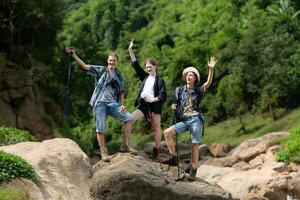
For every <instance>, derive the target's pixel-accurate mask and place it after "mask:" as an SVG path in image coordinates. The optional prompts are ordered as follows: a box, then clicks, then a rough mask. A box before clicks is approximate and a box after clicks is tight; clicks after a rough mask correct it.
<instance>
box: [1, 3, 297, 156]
mask: <svg viewBox="0 0 300 200" xmlns="http://www.w3.org/2000/svg"><path fill="white" fill-rule="evenodd" d="M1 5H2V6H1V15H0V23H1V25H2V26H1V29H3V31H1V32H0V36H1V38H3V44H1V51H6V52H7V53H8V57H9V59H11V60H13V61H15V62H21V61H22V62H25V61H26V60H27V61H28V62H26V63H24V66H25V67H28V68H29V69H30V70H32V71H33V72H34V75H35V80H36V81H39V82H40V85H41V86H43V87H44V89H45V90H47V92H48V94H50V96H52V98H54V99H55V100H56V101H57V102H58V103H59V104H60V105H62V106H63V104H64V94H65V82H66V77H67V57H66V55H65V54H64V52H63V47H64V46H66V45H71V46H73V47H74V48H75V49H76V50H77V52H78V54H79V56H80V57H81V58H83V60H84V61H86V62H87V63H93V64H103V65H105V64H106V56H107V53H108V52H109V51H110V50H116V51H117V52H118V53H119V54H120V63H119V68H120V70H121V71H122V72H123V74H124V76H125V80H126V87H127V93H126V96H127V98H126V105H127V107H128V109H129V111H133V110H134V106H133V105H134V99H135V96H136V95H137V91H138V87H139V84H140V83H139V82H138V80H137V78H136V77H135V75H134V71H133V70H132V69H131V66H130V59H129V56H128V52H127V47H128V44H129V41H130V40H131V39H132V38H134V39H135V42H136V48H135V52H136V54H137V56H138V59H139V60H140V62H141V63H143V61H144V60H145V59H146V58H147V57H154V58H156V59H157V60H158V62H159V74H160V75H161V76H163V77H164V79H165V80H166V83H167V89H168V96H169V98H168V101H167V103H166V104H165V106H164V110H165V112H164V113H163V117H162V122H163V123H162V127H163V128H165V127H167V126H169V124H170V121H171V117H172V112H166V111H167V110H168V109H169V106H170V99H171V98H170V96H171V95H172V90H173V89H174V88H175V87H176V86H177V85H179V84H183V82H182V81H181V72H182V70H183V69H184V68H185V67H187V66H195V67H197V68H198V69H199V70H200V73H201V82H202V83H203V82H204V81H205V79H206V75H207V65H206V63H207V60H208V58H209V57H210V56H215V57H217V59H218V63H217V65H216V69H215V77H214V82H213V85H212V86H211V88H210V91H209V93H208V94H207V95H206V97H205V98H204V99H203V101H202V103H201V107H202V108H203V111H204V113H205V116H206V122H207V124H214V123H217V122H221V121H223V120H225V119H228V118H232V117H236V118H237V119H239V124H238V126H239V127H240V130H241V131H242V132H244V133H247V128H245V127H244V126H245V122H244V121H245V119H243V116H244V114H245V113H252V114H254V113H267V114H268V115H269V116H270V117H271V119H272V120H276V119H277V118H278V117H280V116H281V114H282V113H281V111H282V110H284V109H293V108H296V107H298V106H299V104H300V93H299V92H298V91H299V89H300V41H299V39H300V26H299V23H300V21H299V20H300V15H299V12H298V10H300V2H299V1H297V0H280V1H272V0H215V1H207V0H200V1H193V0H173V1H166V0H130V1H129V0H125V1H124V0H99V1H93V0H81V1H80V0H77V1H76V0H73V1H72V0H64V1H58V0H55V1H53V0H51V1H50V0H42V1H37V0H28V1H26V3H24V1H18V0H17V1H11V0H5V1H2V2H1ZM62 10H63V12H61V11H62ZM11 11H13V12H11ZM46 11H47V12H46ZM2 13H3V14H2ZM16 13H18V14H16ZM25 19H26V22H27V23H26V24H25V23H24V21H25ZM10 22H12V23H10ZM36 30H39V31H36ZM30 33H34V34H30ZM12 36H14V37H12ZM23 55H26V56H25V57H26V58H28V59H23V58H24V56H23ZM33 60H39V61H42V62H43V63H45V64H46V66H44V67H43V68H38V67H37V66H38V65H32V63H33V62H32V61H33ZM29 61H31V62H29ZM93 81H94V80H93V79H92V78H91V77H88V76H86V73H83V72H82V71H81V70H78V68H73V70H72V76H71V97H70V102H69V103H70V112H71V115H70V118H69V122H68V123H69V124H70V126H71V127H74V128H73V131H72V133H73V136H74V135H75V137H76V138H78V139H79V140H81V141H83V143H84V144H85V146H86V148H87V149H89V150H91V149H92V148H93V145H94V144H95V141H93V140H92V139H91V138H93V137H94V125H93V120H92V112H91V108H90V107H89V105H88V100H89V98H90V95H91V93H92V90H93V84H94V82H93ZM145 126H149V125H148V124H147V123H146V122H139V123H138V124H137V126H135V130H134V132H135V133H140V134H143V133H144V132H145V130H150V128H147V129H145ZM107 127H108V130H107V134H106V135H107V141H108V142H111V143H109V144H111V146H117V144H116V141H119V140H120V139H119V138H121V137H120V135H121V133H122V129H121V123H119V122H117V121H116V120H111V119H110V120H109V121H108V125H107ZM140 134H138V135H140Z"/></svg>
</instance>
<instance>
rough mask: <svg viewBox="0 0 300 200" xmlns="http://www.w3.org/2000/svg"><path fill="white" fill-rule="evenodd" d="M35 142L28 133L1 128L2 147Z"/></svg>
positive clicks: (0, 143) (0, 144)
mask: <svg viewBox="0 0 300 200" xmlns="http://www.w3.org/2000/svg"><path fill="white" fill-rule="evenodd" d="M27 141H35V138H34V136H33V135H31V134H30V133H29V132H28V131H25V130H20V129H16V128H8V127H4V126H0V146H4V145H11V144H17V143H19V142H27Z"/></svg>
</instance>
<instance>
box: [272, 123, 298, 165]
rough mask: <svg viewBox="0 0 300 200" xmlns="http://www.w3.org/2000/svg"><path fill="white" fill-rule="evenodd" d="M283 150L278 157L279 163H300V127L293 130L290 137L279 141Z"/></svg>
mask: <svg viewBox="0 0 300 200" xmlns="http://www.w3.org/2000/svg"><path fill="white" fill-rule="evenodd" d="M279 143H280V145H281V146H282V147H283V150H282V151H280V152H279V153H278V154H277V155H276V159H277V160H278V161H282V162H286V163H290V162H296V163H300V125H298V126H296V127H295V128H293V129H292V130H291V133H290V135H289V137H287V138H283V139H282V140H280V141H279Z"/></svg>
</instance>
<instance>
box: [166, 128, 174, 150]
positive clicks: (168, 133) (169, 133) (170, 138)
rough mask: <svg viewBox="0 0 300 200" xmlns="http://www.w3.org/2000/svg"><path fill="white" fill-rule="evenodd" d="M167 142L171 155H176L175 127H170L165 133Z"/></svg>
mask: <svg viewBox="0 0 300 200" xmlns="http://www.w3.org/2000/svg"><path fill="white" fill-rule="evenodd" d="M164 134H165V140H166V143H167V146H168V149H169V152H170V154H171V155H175V144H174V135H175V129H174V128H173V127H169V128H167V129H166V130H165V131H164Z"/></svg>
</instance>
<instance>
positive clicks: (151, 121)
mask: <svg viewBox="0 0 300 200" xmlns="http://www.w3.org/2000/svg"><path fill="white" fill-rule="evenodd" d="M146 104H147V108H148V115H149V118H150V124H151V131H152V133H153V137H154V143H155V141H156V135H155V133H154V127H153V118H152V115H151V112H150V107H149V103H146ZM155 146H156V144H155ZM156 149H157V158H158V161H159V164H160V168H161V169H162V168H163V167H162V161H161V157H160V147H157V146H156Z"/></svg>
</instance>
